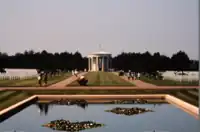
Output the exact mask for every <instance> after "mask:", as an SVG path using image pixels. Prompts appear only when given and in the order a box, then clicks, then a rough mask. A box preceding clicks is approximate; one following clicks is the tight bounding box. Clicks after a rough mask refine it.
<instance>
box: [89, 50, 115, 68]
mask: <svg viewBox="0 0 200 132" xmlns="http://www.w3.org/2000/svg"><path fill="white" fill-rule="evenodd" d="M111 66H112V65H111V53H108V52H104V51H100V52H94V53H92V54H89V55H88V71H109V69H110V68H111Z"/></svg>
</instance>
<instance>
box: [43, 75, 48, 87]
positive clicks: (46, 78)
mask: <svg viewBox="0 0 200 132" xmlns="http://www.w3.org/2000/svg"><path fill="white" fill-rule="evenodd" d="M47 81H48V74H47V73H45V75H44V83H45V86H47Z"/></svg>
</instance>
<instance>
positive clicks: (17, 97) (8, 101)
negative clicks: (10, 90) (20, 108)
mask: <svg viewBox="0 0 200 132" xmlns="http://www.w3.org/2000/svg"><path fill="white" fill-rule="evenodd" d="M14 93H15V94H13V95H12V96H7V97H5V98H4V99H1V103H0V110H3V109H5V108H7V107H9V106H11V105H13V104H16V103H18V102H19V101H22V100H24V99H26V98H28V97H29V96H30V95H28V94H27V93H25V92H20V91H16V92H15V91H14ZM2 94H3V93H2Z"/></svg>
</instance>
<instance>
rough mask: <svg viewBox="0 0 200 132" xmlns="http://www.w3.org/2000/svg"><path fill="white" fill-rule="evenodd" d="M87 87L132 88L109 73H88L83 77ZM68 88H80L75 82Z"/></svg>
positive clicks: (129, 84)
mask: <svg viewBox="0 0 200 132" xmlns="http://www.w3.org/2000/svg"><path fill="white" fill-rule="evenodd" d="M85 78H87V79H88V86H133V84H132V83H130V82H128V81H126V80H124V79H122V78H120V77H119V76H117V75H115V74H113V73H111V72H89V73H87V74H86V75H85ZM68 86H80V85H79V84H78V82H77V81H74V82H72V83H71V84H69V85H68Z"/></svg>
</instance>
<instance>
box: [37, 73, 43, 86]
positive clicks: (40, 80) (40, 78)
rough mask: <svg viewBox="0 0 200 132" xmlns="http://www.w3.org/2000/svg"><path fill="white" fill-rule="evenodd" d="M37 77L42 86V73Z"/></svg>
mask: <svg viewBox="0 0 200 132" xmlns="http://www.w3.org/2000/svg"><path fill="white" fill-rule="evenodd" d="M37 79H38V84H39V86H40V87H41V86H42V77H41V74H39V75H38V77H37Z"/></svg>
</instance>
